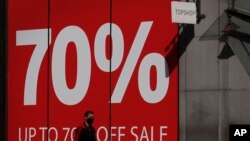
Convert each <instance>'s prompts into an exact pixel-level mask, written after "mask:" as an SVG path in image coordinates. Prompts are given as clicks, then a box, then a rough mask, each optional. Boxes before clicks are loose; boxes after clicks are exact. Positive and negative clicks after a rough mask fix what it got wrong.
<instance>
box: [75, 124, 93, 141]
mask: <svg viewBox="0 0 250 141" xmlns="http://www.w3.org/2000/svg"><path fill="white" fill-rule="evenodd" d="M76 141H96V132H95V128H94V127H93V126H89V127H87V126H86V125H85V123H84V124H83V125H81V126H79V127H78V128H77V129H76Z"/></svg>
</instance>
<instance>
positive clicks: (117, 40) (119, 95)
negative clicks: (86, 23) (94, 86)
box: [95, 21, 169, 103]
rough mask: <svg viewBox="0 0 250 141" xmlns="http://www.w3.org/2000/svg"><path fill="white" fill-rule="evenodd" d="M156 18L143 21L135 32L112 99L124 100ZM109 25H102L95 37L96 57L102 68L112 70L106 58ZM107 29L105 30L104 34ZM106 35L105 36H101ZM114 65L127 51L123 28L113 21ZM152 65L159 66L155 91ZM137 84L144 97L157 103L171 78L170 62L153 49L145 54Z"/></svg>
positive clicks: (164, 92) (113, 101)
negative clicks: (152, 83) (168, 64)
mask: <svg viewBox="0 0 250 141" xmlns="http://www.w3.org/2000/svg"><path fill="white" fill-rule="evenodd" d="M152 24H153V22H152V21H151V22H142V23H141V25H140V27H139V29H138V31H137V34H136V36H135V39H134V42H133V44H132V46H131V49H130V51H129V54H128V57H127V59H126V61H125V65H124V66H123V69H122V71H121V74H120V77H119V79H118V81H117V84H116V86H115V88H114V91H113V94H112V97H111V103H121V101H122V99H123V97H124V95H125V91H126V89H127V87H128V84H129V81H130V79H131V76H132V74H133V72H134V69H135V66H136V64H137V63H138V59H139V57H140V54H141V52H142V50H143V47H144V44H145V42H146V39H147V37H148V34H149V31H150V29H151V27H152ZM105 27H107V28H105ZM108 27H110V25H109V24H106V25H103V27H102V28H100V29H99V31H98V33H99V34H100V35H98V34H97V36H96V37H99V38H96V40H95V57H96V62H97V65H98V66H99V68H100V69H101V70H103V71H105V72H109V71H110V70H109V64H110V60H108V59H107V58H106V55H105V54H104V53H105V39H106V36H107V34H109V30H108V29H109V28H108ZM105 33H106V34H105ZM102 35H103V36H102ZM111 36H112V41H113V42H112V43H113V44H112V45H113V46H112V49H113V56H112V59H111V61H112V66H111V67H112V68H111V71H115V70H116V69H117V68H118V67H119V66H120V64H121V60H122V58H123V52H124V40H123V35H122V32H121V30H120V28H119V27H118V26H117V25H115V24H112V35H111ZM152 66H155V67H156V70H157V74H158V75H157V88H156V89H155V90H154V91H153V90H151V88H150V68H151V67H152ZM138 74H139V75H138V88H139V91H140V94H141V96H142V98H143V99H144V100H145V101H146V102H148V103H157V102H159V101H161V100H162V99H163V98H164V97H165V96H166V94H167V89H168V82H169V79H168V77H166V74H168V66H167V63H166V61H165V58H164V57H163V56H162V55H161V54H159V53H150V54H148V55H146V56H145V57H144V58H143V60H142V62H141V64H140V68H139V72H138Z"/></svg>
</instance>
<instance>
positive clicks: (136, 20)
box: [8, 0, 178, 141]
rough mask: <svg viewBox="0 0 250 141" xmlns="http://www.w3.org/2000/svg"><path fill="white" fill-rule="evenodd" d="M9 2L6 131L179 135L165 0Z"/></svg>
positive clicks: (161, 139) (105, 139)
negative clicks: (84, 129)
mask: <svg viewBox="0 0 250 141" xmlns="http://www.w3.org/2000/svg"><path fill="white" fill-rule="evenodd" d="M8 3H9V4H8V5H9V7H8V17H9V18H8V23H9V26H8V33H9V34H8V140H10V141H15V140H19V141H26V140H29V141H31V140H34V141H45V140H46V141H49V140H53V141H62V140H64V141H73V140H75V133H76V132H75V131H76V127H78V126H80V125H81V124H83V122H84V113H85V111H87V110H91V111H93V112H94V115H95V119H94V123H93V126H94V128H95V132H96V134H95V135H96V140H97V141H109V140H113V141H128V140H129V141H168V140H171V141H177V140H178V138H177V137H178V52H177V39H176V35H177V34H178V25H177V24H173V23H171V7H170V6H171V1H170V0H157V1H153V0H144V1H131V0H126V1H125V0H112V1H110V0H102V1H97V0H92V1H82V0H75V1H60V0H48V1H47V0H46V1H44V0H39V1H35V2H33V1H25V2H20V1H17V0H9V1H8Z"/></svg>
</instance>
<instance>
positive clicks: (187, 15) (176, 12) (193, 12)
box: [171, 1, 197, 24]
mask: <svg viewBox="0 0 250 141" xmlns="http://www.w3.org/2000/svg"><path fill="white" fill-rule="evenodd" d="M171 5H172V6H171V7H172V22H173V23H187V24H196V22H197V9H196V3H194V2H179V1H172V2H171Z"/></svg>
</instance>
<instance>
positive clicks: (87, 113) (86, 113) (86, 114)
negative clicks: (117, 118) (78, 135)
mask: <svg viewBox="0 0 250 141" xmlns="http://www.w3.org/2000/svg"><path fill="white" fill-rule="evenodd" d="M89 114H94V112H93V111H90V110H88V111H86V112H85V113H84V117H87V116H88V115H89Z"/></svg>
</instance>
